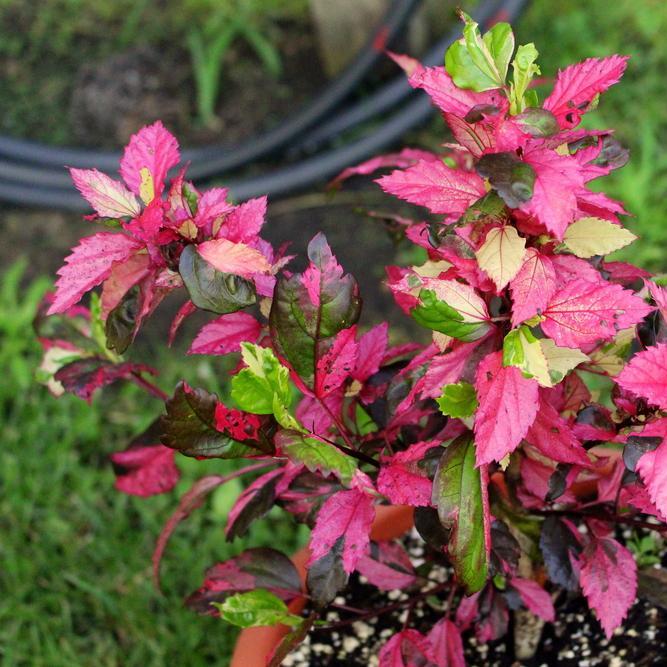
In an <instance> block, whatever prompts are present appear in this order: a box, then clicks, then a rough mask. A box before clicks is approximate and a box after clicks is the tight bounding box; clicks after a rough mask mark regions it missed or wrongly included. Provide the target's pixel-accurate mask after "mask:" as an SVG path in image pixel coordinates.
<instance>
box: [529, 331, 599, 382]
mask: <svg viewBox="0 0 667 667" xmlns="http://www.w3.org/2000/svg"><path fill="white" fill-rule="evenodd" d="M540 346H541V347H542V352H543V353H544V357H545V359H546V360H547V366H548V368H549V377H550V379H551V382H552V385H553V384H558V383H559V382H560V381H561V380H562V379H563V378H564V377H565V376H566V375H567V374H568V373H569V372H570V371H571V370H573V369H574V368H576V367H577V366H578V365H579V364H583V363H584V362H586V361H589V358H588V356H587V355H585V354H584V353H583V352H582V351H581V350H576V349H574V348H571V347H559V346H558V345H556V343H554V342H553V341H552V340H551V338H544V339H542V340H540Z"/></svg>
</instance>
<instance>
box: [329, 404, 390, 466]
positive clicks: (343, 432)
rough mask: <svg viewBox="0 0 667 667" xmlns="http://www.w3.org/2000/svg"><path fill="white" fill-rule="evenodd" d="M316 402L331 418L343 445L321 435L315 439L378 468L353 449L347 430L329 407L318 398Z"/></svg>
mask: <svg viewBox="0 0 667 667" xmlns="http://www.w3.org/2000/svg"><path fill="white" fill-rule="evenodd" d="M317 400H318V401H319V402H320V405H321V406H322V407H323V408H324V411H325V412H326V413H327V414H328V415H329V417H330V418H331V421H332V422H333V423H334V426H335V427H336V428H337V429H338V432H339V433H340V435H341V437H342V438H343V440H344V441H345V445H341V444H339V443H337V442H334V441H333V440H327V439H326V438H322V436H321V435H320V436H317V437H320V438H322V439H323V440H327V442H328V443H330V444H332V445H333V446H334V447H338V449H340V450H341V452H345V454H348V455H349V456H352V457H353V458H355V459H358V460H359V461H363V462H364V463H369V464H370V465H372V466H375V467H376V468H379V467H380V464H379V463H378V462H377V461H376V460H375V459H374V458H372V457H371V456H368V455H367V454H364V453H363V452H359V451H357V450H356V449H355V448H354V444H353V442H352V440H350V436H349V433H348V432H347V429H346V428H345V426H344V425H343V424H342V423H341V421H340V420H339V419H338V418H337V417H336V415H334V413H333V412H332V411H331V408H329V406H328V405H327V404H326V403H325V402H324V400H323V399H321V398H319V397H318V399H317Z"/></svg>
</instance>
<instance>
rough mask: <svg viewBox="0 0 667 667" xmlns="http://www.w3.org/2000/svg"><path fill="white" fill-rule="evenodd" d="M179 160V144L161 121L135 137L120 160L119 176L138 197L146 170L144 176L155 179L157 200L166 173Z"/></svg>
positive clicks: (162, 187) (145, 128)
mask: <svg viewBox="0 0 667 667" xmlns="http://www.w3.org/2000/svg"><path fill="white" fill-rule="evenodd" d="M180 159H181V156H180V153H179V151H178V142H177V141H176V139H175V137H174V136H173V135H172V134H170V133H169V132H168V131H167V130H166V129H165V127H164V125H162V123H161V122H160V121H159V120H158V121H156V122H155V123H153V124H152V125H148V126H146V127H144V128H142V129H141V130H139V132H137V133H136V134H133V135H132V137H131V139H130V143H129V144H128V145H127V147H126V148H125V153H124V154H123V158H122V160H121V161H120V175H121V176H122V177H123V180H124V181H125V183H126V184H127V187H128V188H130V190H132V192H134V194H137V195H138V194H139V193H140V189H141V184H142V179H144V180H145V175H142V169H143V170H145V171H144V174H149V175H150V177H151V178H152V181H153V191H154V196H155V197H156V198H158V197H159V196H160V195H161V194H162V191H163V190H164V180H165V178H166V177H167V172H168V171H169V170H170V169H171V168H172V167H174V166H175V165H177V164H178V162H179V160H180ZM151 199H152V198H149V201H150V200H151ZM146 203H148V201H147V202H146Z"/></svg>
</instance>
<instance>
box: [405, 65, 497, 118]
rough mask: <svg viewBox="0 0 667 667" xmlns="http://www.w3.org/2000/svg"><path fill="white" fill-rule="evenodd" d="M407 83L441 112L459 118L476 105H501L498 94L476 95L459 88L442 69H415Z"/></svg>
mask: <svg viewBox="0 0 667 667" xmlns="http://www.w3.org/2000/svg"><path fill="white" fill-rule="evenodd" d="M408 82H409V84H410V85H411V86H412V87H413V88H421V89H422V90H423V91H425V92H426V94H427V95H428V96H429V97H430V98H431V100H433V103H434V104H435V105H436V106H437V107H438V108H439V109H440V110H441V111H444V112H447V113H453V114H456V115H457V116H460V117H461V118H463V117H464V116H465V115H466V114H467V113H468V112H469V111H470V109H472V108H473V107H475V106H478V105H489V104H490V105H498V106H499V105H502V97H501V95H500V94H498V92H494V91H486V92H483V93H476V92H473V91H472V90H464V89H463V88H459V87H458V86H456V85H455V84H454V82H453V81H452V78H451V77H450V76H449V74H447V70H445V68H444V67H419V68H416V69H415V71H414V72H413V73H412V74H411V76H410V77H409V78H408Z"/></svg>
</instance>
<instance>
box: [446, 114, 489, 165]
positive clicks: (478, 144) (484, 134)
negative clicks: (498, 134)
mask: <svg viewBox="0 0 667 667" xmlns="http://www.w3.org/2000/svg"><path fill="white" fill-rule="evenodd" d="M445 120H446V121H447V125H449V129H450V130H451V131H452V134H453V135H454V139H456V141H457V142H458V143H459V144H461V146H463V147H464V148H466V149H467V150H469V151H470V153H471V154H472V155H473V156H474V157H476V158H480V157H482V154H483V153H484V152H485V151H488V150H490V149H491V148H493V146H494V144H495V137H494V133H493V126H492V125H491V124H490V123H485V122H484V121H481V122H479V123H468V122H466V121H465V120H464V119H463V118H459V116H457V115H455V114H453V113H445Z"/></svg>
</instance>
